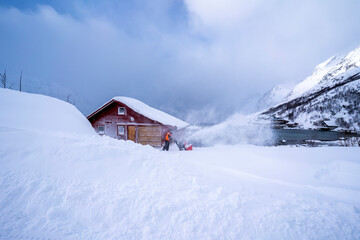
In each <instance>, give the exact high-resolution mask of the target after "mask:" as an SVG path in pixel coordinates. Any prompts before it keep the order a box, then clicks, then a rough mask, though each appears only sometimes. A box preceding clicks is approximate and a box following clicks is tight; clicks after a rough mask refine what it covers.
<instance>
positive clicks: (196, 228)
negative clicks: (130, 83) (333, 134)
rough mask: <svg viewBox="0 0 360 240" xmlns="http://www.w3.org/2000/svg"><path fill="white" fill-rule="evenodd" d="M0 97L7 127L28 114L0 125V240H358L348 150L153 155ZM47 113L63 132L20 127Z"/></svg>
mask: <svg viewBox="0 0 360 240" xmlns="http://www.w3.org/2000/svg"><path fill="white" fill-rule="evenodd" d="M0 97H1V100H2V101H0V109H1V117H3V116H5V117H6V118H7V119H9V120H11V119H16V117H17V116H20V117H22V116H23V112H21V111H18V110H17V109H12V108H9V107H7V106H4V105H7V104H8V102H11V101H16V102H18V103H19V104H18V105H20V106H23V105H22V104H25V105H26V106H27V110H26V111H27V112H29V113H30V112H31V113H33V112H34V111H36V110H35V108H36V109H38V111H39V112H37V113H38V117H37V118H36V119H34V118H33V117H32V116H29V120H28V119H27V116H25V117H24V118H20V119H22V121H21V120H17V121H18V124H13V123H11V122H8V121H4V120H1V122H0V143H1V144H0V166H1V167H0V239H326V240H328V239H360V228H359V224H360V177H359V174H358V173H359V172H360V162H359V161H358V156H359V155H360V148H339V147H333V148H291V147H277V148H276V147H257V146H250V145H235V146H216V147H211V148H195V149H194V151H191V152H188V151H182V152H180V151H177V150H176V148H175V147H174V146H172V148H171V149H170V150H172V151H169V152H162V151H159V150H157V149H154V148H152V147H149V146H142V145H137V144H135V143H133V142H131V141H128V142H125V141H121V140H115V139H111V138H108V137H101V136H98V135H97V134H92V133H93V130H92V129H91V127H89V125H88V123H87V122H86V121H83V120H84V119H85V117H84V116H81V115H79V114H78V112H77V110H76V109H74V108H73V106H72V105H70V104H67V103H64V102H60V101H57V100H55V99H52V98H47V97H45V96H38V95H30V94H29V95H28V94H25V93H13V92H10V90H5V91H0ZM40 99H42V100H43V103H45V102H47V101H49V102H53V104H51V106H54V105H56V106H57V108H53V107H51V108H50V107H49V108H48V107H45V106H43V108H42V109H43V110H44V111H45V112H43V113H42V114H41V110H40V109H41V108H39V105H41V104H42V103H41V101H38V100H40ZM4 100H5V101H4ZM24 101H28V103H29V104H27V103H25V102H24ZM35 102H36V103H37V104H31V103H35ZM54 111H57V113H55V112H54ZM52 113H53V114H58V115H59V116H64V117H63V118H62V121H61V122H62V123H60V122H59V121H56V123H58V124H59V127H60V128H65V129H67V130H69V129H70V130H71V131H70V132H69V131H67V132H66V133H65V132H60V131H58V130H59V129H55V127H54V126H52V125H51V124H45V125H44V127H43V128H40V129H39V128H33V127H32V124H30V123H34V124H35V123H36V122H37V121H39V122H40V123H41V122H44V123H45V122H46V121H47V120H51V119H52V118H51V117H50V116H51V114H52ZM8 115H12V117H9V116H8ZM49 115H50V116H49ZM39 116H42V117H39ZM66 118H68V119H66ZM53 120H54V119H53ZM54 121H55V120H54ZM69 122H73V123H74V126H77V127H78V128H81V129H82V130H81V131H80V130H79V131H78V132H77V134H71V132H72V130H75V129H73V128H72V127H71V126H68V125H67V123H69ZM61 124H64V125H61ZM19 125H20V126H22V127H18V126H19ZM60 125H61V126H60ZM47 128H48V129H49V131H47Z"/></svg>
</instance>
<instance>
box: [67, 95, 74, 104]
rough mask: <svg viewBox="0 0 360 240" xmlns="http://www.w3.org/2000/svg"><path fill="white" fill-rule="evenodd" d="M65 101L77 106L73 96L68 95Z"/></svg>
mask: <svg viewBox="0 0 360 240" xmlns="http://www.w3.org/2000/svg"><path fill="white" fill-rule="evenodd" d="M65 101H66V102H68V103H70V104H72V105H74V106H75V100H74V99H72V97H71V94H68V95H67V96H66V99H65Z"/></svg>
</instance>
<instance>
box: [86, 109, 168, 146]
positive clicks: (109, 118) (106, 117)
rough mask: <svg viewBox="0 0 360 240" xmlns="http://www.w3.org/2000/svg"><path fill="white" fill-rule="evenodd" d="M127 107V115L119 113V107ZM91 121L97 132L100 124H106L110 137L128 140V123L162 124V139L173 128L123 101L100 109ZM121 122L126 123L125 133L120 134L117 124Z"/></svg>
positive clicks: (106, 131) (107, 133)
mask: <svg viewBox="0 0 360 240" xmlns="http://www.w3.org/2000/svg"><path fill="white" fill-rule="evenodd" d="M119 107H124V108H125V115H119V114H118V108H119ZM89 121H90V123H91V125H92V126H93V128H94V129H95V131H96V132H98V126H99V125H102V126H105V135H107V136H109V137H113V138H116V139H123V140H126V136H127V132H126V131H127V127H126V126H127V125H141V124H146V125H154V126H162V129H163V130H162V140H164V139H165V135H166V132H167V131H168V130H170V129H171V126H167V125H163V124H161V123H159V122H157V121H154V120H152V119H149V118H147V117H145V116H143V115H141V114H139V113H137V112H135V111H134V110H132V109H131V108H129V107H128V106H126V105H125V104H123V103H120V102H113V103H111V104H110V105H108V106H107V107H105V108H104V109H102V110H100V111H99V112H98V113H97V114H95V115H93V116H91V117H90V118H89ZM118 123H120V124H121V125H122V124H124V125H125V135H124V136H119V135H118V133H117V125H118Z"/></svg>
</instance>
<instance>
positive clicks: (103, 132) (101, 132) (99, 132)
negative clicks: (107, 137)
mask: <svg viewBox="0 0 360 240" xmlns="http://www.w3.org/2000/svg"><path fill="white" fill-rule="evenodd" d="M100 127H103V128H104V130H103V131H100ZM98 134H100V135H104V134H105V125H98Z"/></svg>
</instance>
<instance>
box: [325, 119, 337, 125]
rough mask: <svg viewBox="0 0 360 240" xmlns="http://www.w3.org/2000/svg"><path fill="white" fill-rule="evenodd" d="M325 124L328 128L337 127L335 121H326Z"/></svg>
mask: <svg viewBox="0 0 360 240" xmlns="http://www.w3.org/2000/svg"><path fill="white" fill-rule="evenodd" d="M324 123H325V124H326V125H328V126H336V125H337V124H336V122H335V120H325V121H324Z"/></svg>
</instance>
